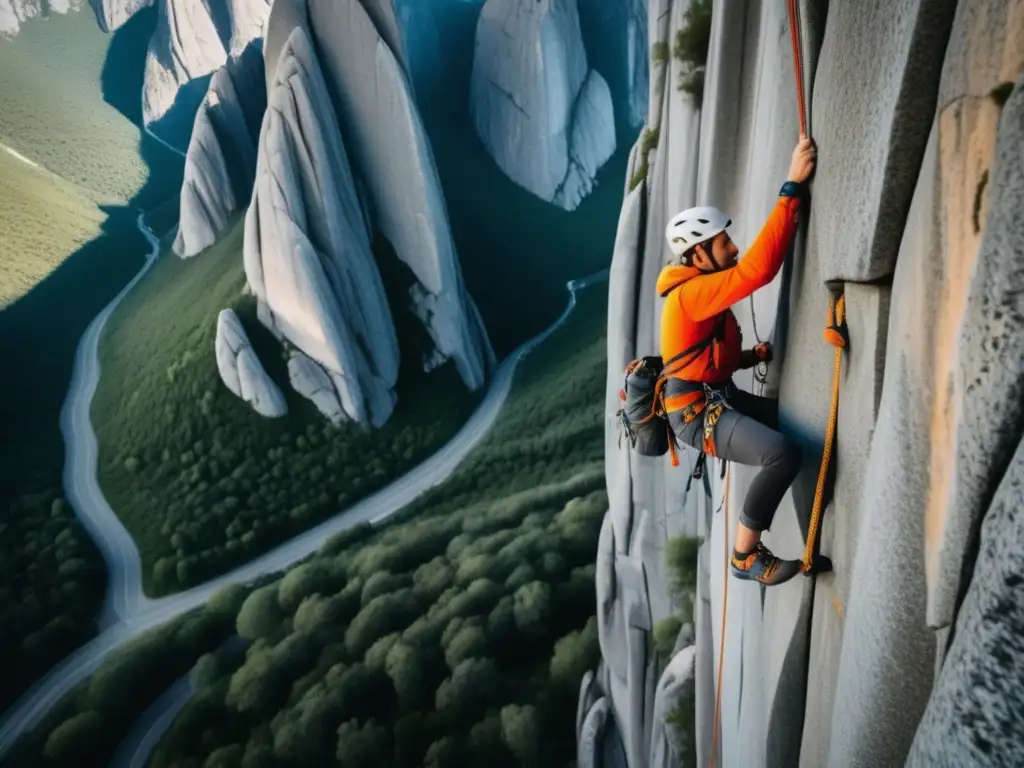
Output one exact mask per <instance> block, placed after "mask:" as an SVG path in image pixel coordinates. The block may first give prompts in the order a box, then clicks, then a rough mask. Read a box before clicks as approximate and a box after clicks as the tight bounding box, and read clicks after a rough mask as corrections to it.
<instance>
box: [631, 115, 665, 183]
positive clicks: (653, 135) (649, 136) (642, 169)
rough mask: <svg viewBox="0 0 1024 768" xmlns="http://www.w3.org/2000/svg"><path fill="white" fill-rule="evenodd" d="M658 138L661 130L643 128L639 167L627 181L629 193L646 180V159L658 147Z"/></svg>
mask: <svg viewBox="0 0 1024 768" xmlns="http://www.w3.org/2000/svg"><path fill="white" fill-rule="evenodd" d="M660 136H661V129H659V128H653V129H652V128H645V129H644V132H643V133H642V134H641V136H640V151H639V155H640V157H639V160H640V165H638V166H637V168H636V171H634V172H633V177H632V178H631V179H630V180H629V191H630V192H632V191H633V190H634V189H636V188H637V187H638V186H640V182H641V181H643V180H644V179H646V178H647V167H648V164H647V158H648V156H649V155H650V154H651V152H652V151H653V150H654V148H655V147H657V146H658V139H659V138H660Z"/></svg>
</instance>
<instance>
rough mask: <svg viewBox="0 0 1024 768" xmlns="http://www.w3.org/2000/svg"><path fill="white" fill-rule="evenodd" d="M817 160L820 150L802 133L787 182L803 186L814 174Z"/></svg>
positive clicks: (790, 165) (794, 151)
mask: <svg viewBox="0 0 1024 768" xmlns="http://www.w3.org/2000/svg"><path fill="white" fill-rule="evenodd" d="M817 159H818V149H817V147H815V146H814V141H813V140H812V139H809V138H807V136H805V135H804V134H803V133H801V134H800V141H799V142H797V145H796V149H794V150H793V160H792V162H790V164H789V176H787V177H786V180H787V181H792V182H793V183H795V184H803V183H804V182H805V181H807V179H809V178H810V177H811V174H812V173H814V164H815V162H816V161H817Z"/></svg>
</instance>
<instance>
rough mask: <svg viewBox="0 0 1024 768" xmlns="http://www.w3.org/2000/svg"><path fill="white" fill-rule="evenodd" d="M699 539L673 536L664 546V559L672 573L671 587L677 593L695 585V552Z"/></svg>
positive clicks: (688, 589)
mask: <svg viewBox="0 0 1024 768" xmlns="http://www.w3.org/2000/svg"><path fill="white" fill-rule="evenodd" d="M699 549H700V539H698V538H696V537H695V536H686V535H682V536H673V537H672V538H671V539H669V540H668V544H667V546H666V547H665V561H666V563H667V564H668V567H669V570H670V571H671V573H672V589H673V591H674V592H675V593H676V594H677V595H682V594H684V593H686V592H689V591H692V590H694V589H696V587H697V552H698V550H699Z"/></svg>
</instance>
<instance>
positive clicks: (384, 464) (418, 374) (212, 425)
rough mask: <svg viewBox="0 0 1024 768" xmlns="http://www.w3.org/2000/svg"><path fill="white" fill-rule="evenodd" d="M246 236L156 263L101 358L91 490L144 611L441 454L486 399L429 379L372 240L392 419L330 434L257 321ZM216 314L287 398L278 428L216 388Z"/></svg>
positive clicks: (405, 276)
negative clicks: (137, 560) (133, 576)
mask: <svg viewBox="0 0 1024 768" xmlns="http://www.w3.org/2000/svg"><path fill="white" fill-rule="evenodd" d="M242 225H243V219H242V218H241V217H238V219H237V221H236V224H235V226H234V227H233V229H232V230H231V231H230V232H228V233H227V234H226V235H225V236H224V237H223V238H222V239H221V240H220V241H219V242H218V243H217V244H216V245H214V246H212V247H211V248H209V249H208V250H206V251H205V252H203V253H202V254H200V255H199V256H197V257H195V258H193V259H188V260H181V259H178V258H177V257H175V256H174V255H173V254H170V253H165V254H164V255H162V256H161V257H160V260H159V261H158V263H157V264H156V265H154V267H153V268H152V270H151V271H150V273H149V274H148V275H147V276H146V277H145V278H144V279H143V280H142V281H141V282H140V283H139V284H138V286H136V288H135V290H133V291H132V293H130V294H129V295H128V296H127V297H126V298H125V300H124V301H123V302H122V304H121V306H120V307H118V309H117V311H116V312H115V313H114V314H113V315H112V316H111V318H110V321H109V323H108V325H107V328H106V331H105V334H104V337H103V340H102V342H101V345H100V362H101V367H102V371H103V373H102V378H101V379H100V385H99V388H98V390H97V393H96V397H95V400H94V402H93V408H92V420H93V424H94V425H95V428H96V434H97V439H98V440H99V445H100V461H99V479H100V484H101V487H102V489H103V493H104V495H105V496H106V497H107V499H108V501H109V502H110V505H111V506H112V507H113V508H114V509H115V510H117V513H118V516H119V517H120V518H121V520H122V521H123V522H124V524H125V526H126V527H127V528H128V530H129V532H130V533H131V534H132V538H133V539H134V541H135V543H136V545H137V546H138V547H139V553H140V555H141V557H142V563H143V581H144V586H145V589H146V593H147V594H149V595H151V596H157V595H163V594H168V593H171V592H177V591H180V590H182V589H186V588H188V587H191V586H195V585H196V584H201V583H203V582H204V581H207V580H208V579H210V578H212V577H214V576H217V575H219V574H221V573H224V572H225V571H227V570H229V569H230V568H231V567H233V566H237V565H240V564H241V563H244V562H248V561H249V560H251V559H252V558H253V557H255V556H257V555H259V554H261V553H263V552H265V551H267V550H268V549H271V548H272V547H273V546H275V545H276V544H279V543H281V542H282V541H285V540H287V539H289V538H291V537H292V536H294V535H296V534H298V533H300V532H302V531H305V530H307V529H308V528H310V527H312V526H313V525H314V524H316V523H318V522H320V521H322V520H323V519H325V518H327V517H329V516H331V515H333V514H336V513H337V512H339V511H340V510H342V509H345V508H346V507H348V506H351V505H352V504H354V503H355V502H356V501H358V500H359V499H361V498H363V497H365V496H367V495H368V494H370V493H372V492H373V491H375V490H378V489H379V488H381V487H383V486H385V485H387V484H388V483H389V482H391V481H392V480H394V479H395V478H396V477H398V476H399V475H401V474H402V473H404V472H406V471H408V470H410V469H412V468H413V467H414V466H416V465H417V464H419V463H420V462H422V461H423V460H424V459H426V458H427V457H428V456H430V455H431V454H432V453H434V452H435V451H437V450H438V449H439V448H440V447H441V445H443V444H444V442H446V441H447V440H448V439H449V438H451V437H452V435H453V434H454V433H455V432H456V431H457V430H458V428H459V427H460V426H462V424H463V423H464V422H465V420H466V419H467V418H468V417H469V414H470V413H472V411H473V408H474V407H475V406H476V404H477V403H478V402H479V398H480V397H481V396H482V392H479V391H478V392H475V393H470V392H468V391H467V389H466V387H465V385H463V384H462V382H461V380H460V379H459V377H458V374H457V373H456V371H455V367H454V365H453V364H451V363H445V364H444V365H443V366H441V367H440V368H438V369H436V370H434V371H432V372H431V373H429V374H427V373H424V371H423V365H422V356H423V354H424V353H425V352H426V351H427V349H428V348H429V345H430V340H429V337H428V336H427V334H426V331H425V330H424V329H423V327H422V325H421V324H420V323H419V321H418V320H416V318H415V317H414V316H413V315H412V312H411V311H410V310H409V309H408V307H407V306H406V304H407V301H406V300H405V298H404V297H405V296H406V289H407V287H408V284H409V281H410V280H412V275H411V272H409V270H408V268H407V267H405V266H404V265H403V264H401V263H400V262H399V261H398V259H397V257H395V256H394V254H393V253H392V252H390V251H389V250H388V249H387V246H386V243H385V242H384V241H383V239H382V238H378V243H379V244H380V247H379V248H378V253H377V257H378V264H379V265H380V266H381V269H382V273H383V274H384V275H385V285H386V286H387V287H388V293H389V300H390V301H391V304H392V316H393V317H394V319H395V325H396V330H397V332H398V335H399V338H401V339H403V344H402V361H401V374H400V379H399V383H398V388H397V393H398V406H397V408H396V410H395V412H394V413H393V414H392V416H391V419H390V421H389V422H388V423H387V424H386V425H385V426H384V427H383V428H381V429H376V430H370V429H367V428H363V427H361V426H358V425H355V424H352V423H343V424H339V425H335V424H332V423H331V422H330V421H329V420H327V419H326V418H324V417H323V416H322V415H321V414H320V413H319V412H318V411H317V410H316V409H315V408H314V406H313V405H312V403H310V402H309V401H308V400H305V399H304V398H303V397H301V396H300V395H298V394H297V393H296V392H295V391H294V390H293V389H292V387H291V386H290V384H289V383H288V372H287V366H286V361H287V351H286V350H282V347H281V345H280V344H279V343H278V342H277V341H276V340H275V339H274V338H273V336H271V334H270V332H269V331H268V330H267V329H266V328H264V327H263V326H262V325H261V324H260V322H259V321H258V320H257V319H256V306H255V300H254V299H253V298H252V296H249V295H246V294H245V292H244V290H243V288H244V283H245V275H244V273H243V270H242V259H241V249H242V239H243V229H244V227H243V226H242ZM226 307H233V308H234V309H235V311H236V312H237V313H238V315H239V317H240V318H241V320H242V323H243V324H244V326H245V329H246V332H247V334H248V336H249V340H250V342H251V343H252V345H253V348H254V349H255V350H256V351H257V353H258V355H259V358H260V360H261V362H262V363H263V365H264V367H265V368H266V370H267V372H268V374H269V375H270V376H271V377H272V378H273V379H274V380H275V381H276V383H277V385H278V387H279V388H280V389H281V391H282V392H283V393H284V395H285V398H286V400H287V402H288V411H289V413H288V416H287V417H286V418H281V419H267V418H263V417H259V416H256V415H255V414H254V413H253V411H252V409H251V408H250V406H249V405H248V404H246V403H245V402H243V401H242V400H241V399H239V398H237V397H235V396H234V395H233V394H232V393H231V392H230V391H229V390H228V389H227V388H226V387H225V386H224V384H223V382H222V381H221V379H220V375H219V374H218V372H217V364H216V359H215V356H214V339H215V336H216V327H217V315H218V313H219V312H220V310H222V309H224V308H226Z"/></svg>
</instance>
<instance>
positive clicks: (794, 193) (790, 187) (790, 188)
mask: <svg viewBox="0 0 1024 768" xmlns="http://www.w3.org/2000/svg"><path fill="white" fill-rule="evenodd" d="M802 191H803V190H801V188H800V185H799V184H797V183H796V182H795V181H787V182H786V183H785V184H783V185H782V189H780V190H779V197H800V194H801V192H802Z"/></svg>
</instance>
